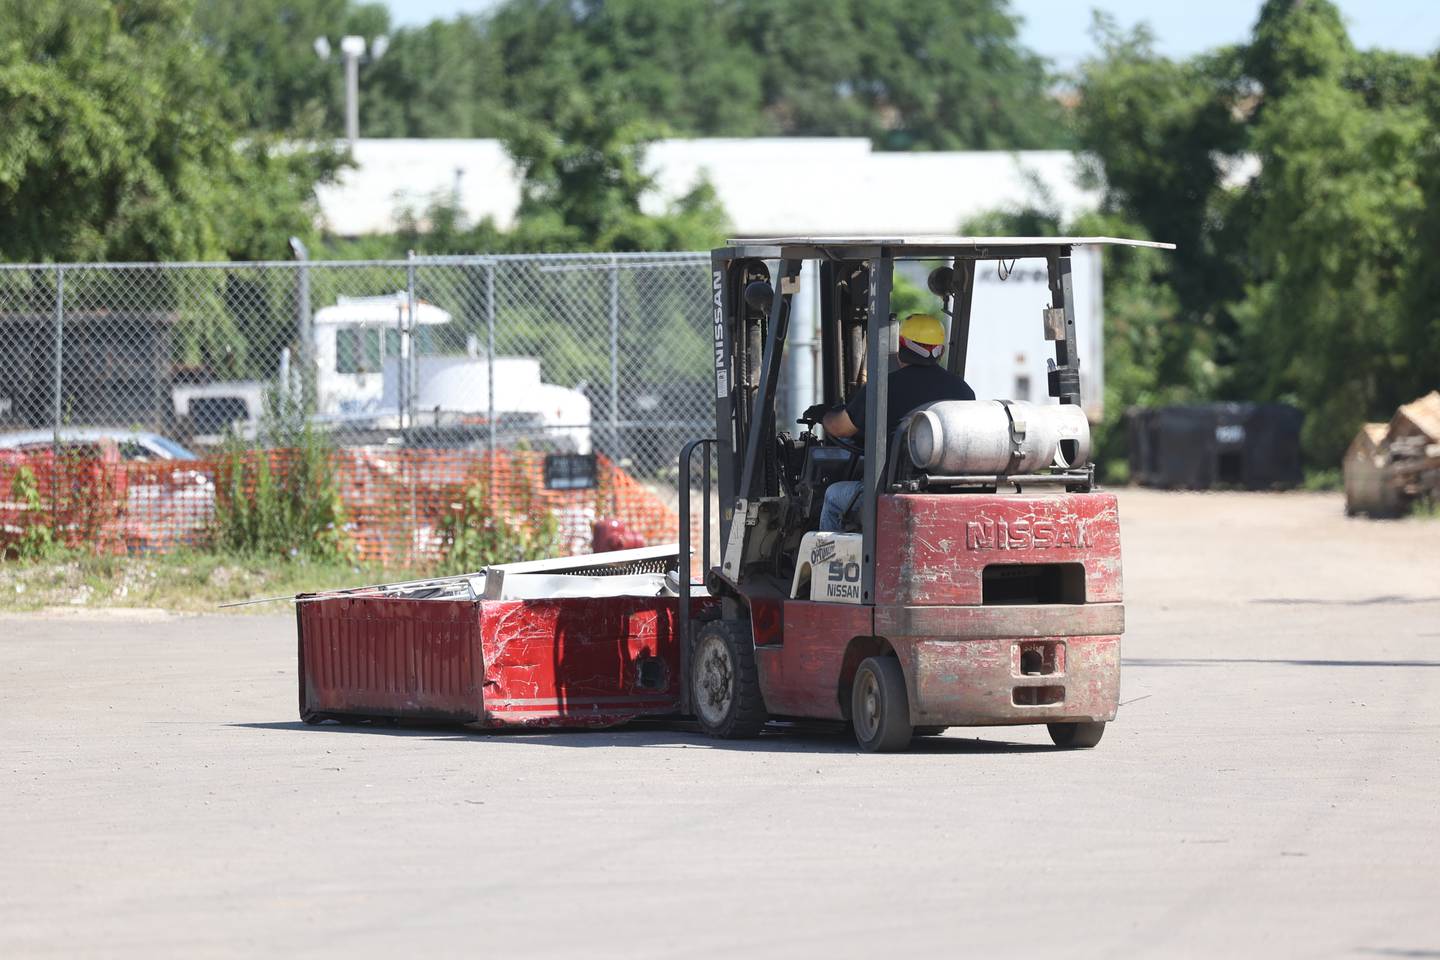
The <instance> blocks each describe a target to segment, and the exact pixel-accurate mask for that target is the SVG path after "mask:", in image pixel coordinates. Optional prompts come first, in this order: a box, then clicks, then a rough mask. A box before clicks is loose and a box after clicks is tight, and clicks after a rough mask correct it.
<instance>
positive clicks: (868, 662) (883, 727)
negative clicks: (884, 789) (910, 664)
mask: <svg viewBox="0 0 1440 960" xmlns="http://www.w3.org/2000/svg"><path fill="white" fill-rule="evenodd" d="M850 726H851V727H852V728H853V729H854V731H855V740H856V742H858V743H859V744H860V749H861V750H864V751H866V752H867V753H890V752H893V751H896V750H904V749H905V748H906V747H908V746H910V738H911V736H912V735H913V734H914V728H913V727H911V726H910V694H909V693H907V692H906V690H905V671H903V670H901V669H900V661H899V660H896V659H895V658H894V657H867V658H866V659H865V660H863V661H862V662H861V663H860V667H859V669H858V670H856V671H855V683H854V686H852V687H851V689H850Z"/></svg>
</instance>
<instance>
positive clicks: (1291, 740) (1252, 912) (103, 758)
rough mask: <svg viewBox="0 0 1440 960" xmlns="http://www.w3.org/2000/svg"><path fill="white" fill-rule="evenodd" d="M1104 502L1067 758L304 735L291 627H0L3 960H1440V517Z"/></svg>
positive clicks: (369, 732) (1257, 502) (1199, 500)
mask: <svg viewBox="0 0 1440 960" xmlns="http://www.w3.org/2000/svg"><path fill="white" fill-rule="evenodd" d="M1121 513H1122V518H1123V523H1124V525H1125V550H1126V557H1125V561H1126V587H1127V597H1126V600H1127V604H1128V607H1129V611H1128V612H1129V632H1128V633H1127V635H1126V650H1125V667H1124V669H1125V674H1124V694H1123V697H1122V699H1123V700H1124V701H1125V705H1124V706H1123V707H1122V708H1121V712H1120V718H1119V720H1118V721H1117V722H1116V723H1114V724H1112V725H1111V728H1110V730H1109V731H1108V732H1107V734H1106V736H1105V740H1104V742H1103V743H1101V745H1100V746H1099V747H1098V748H1097V749H1095V750H1094V751H1089V752H1074V753H1066V752H1057V751H1054V750H1052V749H1050V748H1049V747H1048V740H1047V738H1046V735H1045V732H1044V729H1043V728H1033V729H1032V728H1022V729H1008V730H991V731H970V730H952V731H951V732H950V733H949V734H948V735H947V736H946V737H944V738H940V739H936V740H931V741H927V742H925V743H923V745H921V746H919V747H918V748H917V749H915V750H913V751H912V752H910V753H908V754H899V755H882V756H872V755H861V754H858V753H857V752H855V750H854V749H853V748H852V746H851V745H850V743H849V742H848V740H847V739H846V738H844V737H842V736H838V735H828V734H810V735H795V734H787V735H783V736H773V737H765V738H762V739H761V740H760V741H757V742H754V743H749V744H741V745H734V744H719V743H712V742H708V741H705V740H703V739H700V738H698V737H696V736H692V735H689V734H686V733H682V732H674V731H667V730H663V729H644V730H627V731H622V732H601V733H589V734H530V735H518V736H517V735H508V736H499V735H486V734H472V733H456V732H451V731H445V730H416V729H399V730H379V729H369V728H342V727H318V728H308V727H304V726H302V725H301V724H300V723H298V721H297V720H296V715H295V702H294V701H295V680H294V626H293V620H292V619H290V618H289V617H287V616H274V617H223V616H205V617H170V616H167V615H164V614H161V613H156V612H151V613H132V614H117V613H108V614H103V615H101V614H89V615H79V614H72V615H71V616H69V617H64V618H61V617H51V618H45V617H25V618H20V617H15V618H10V619H0V805H3V806H0V809H3V816H0V857H3V861H0V862H3V864H4V868H5V869H4V870H3V871H0V956H4V957H19V956H67V957H68V956H136V957H141V956H144V957H149V956H155V955H170V956H175V955H179V956H212V955H254V954H278V953H282V952H283V953H285V954H289V955H296V956H309V955H336V954H342V953H343V954H346V955H350V956H386V955H389V956H415V955H436V956H451V955H459V954H462V953H463V954H466V955H470V956H554V957H559V956H575V955H582V956H587V957H609V956H617V957H618V956H624V957H627V958H639V957H671V956H676V955H682V954H683V955H685V956H687V957H737V956H755V957H763V956H787V957H790V956H815V955H824V956H825V957H827V958H842V957H860V956H867V957H872V956H881V957H884V956H890V955H896V954H898V953H899V952H900V951H907V952H911V953H914V954H916V955H919V956H941V955H947V956H965V955H968V956H982V957H984V956H998V955H1014V956H1034V955H1039V954H1042V953H1044V954H1048V955H1050V956H1064V957H1114V956H1133V955H1147V956H1149V955H1166V956H1197V957H1212V956H1219V955H1225V956H1235V955H1257V956H1258V955H1279V956H1287V957H1289V956H1359V957H1365V956H1382V957H1384V956H1389V957H1440V911H1437V908H1436V902H1437V900H1440V800H1437V794H1440V523H1436V522H1434V521H1430V522H1426V521H1404V522H1391V523H1376V522H1370V521H1364V520H1347V519H1345V518H1344V517H1343V516H1342V515H1341V504H1340V500H1339V498H1338V497H1336V496H1333V495H1303V494H1291V495H1283V496H1282V495H1247V494H1225V495H1183V494H1158V493H1149V492H1125V493H1123V494H1122V500H1121ZM0 576H3V571H0ZM89 617H99V619H89ZM977 733H978V734H979V738H978V739H977V738H976V734H977Z"/></svg>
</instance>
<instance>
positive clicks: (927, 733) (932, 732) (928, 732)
mask: <svg viewBox="0 0 1440 960" xmlns="http://www.w3.org/2000/svg"><path fill="white" fill-rule="evenodd" d="M949 729H950V728H949V727H916V728H915V736H917V737H938V736H940V734H942V733H944V732H945V731H946V730H949Z"/></svg>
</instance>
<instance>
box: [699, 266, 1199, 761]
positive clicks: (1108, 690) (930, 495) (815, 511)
mask: <svg viewBox="0 0 1440 960" xmlns="http://www.w3.org/2000/svg"><path fill="white" fill-rule="evenodd" d="M1087 244H1122V245H1129V246H1150V247H1160V248H1164V249H1173V245H1170V244H1160V243H1149V242H1143V241H1132V240H1119V239H1114V238H1109V237H1057V238H1038V237H963V238H962V237H910V238H877V237H775V238H763V239H744V240H734V241H731V243H730V245H729V246H726V247H722V248H720V249H717V250H715V251H713V253H712V260H711V265H712V269H711V292H712V294H713V315H712V327H713V335H714V358H715V362H714V376H715V429H716V434H715V437H714V438H709V439H701V440H695V441H692V442H691V443H689V444H687V445H686V446H685V448H684V449H683V450H682V452H681V456H680V464H679V466H680V477H681V517H680V535H681V543H680V549H679V557H680V564H681V570H682V572H684V571H685V567H686V561H687V558H690V557H691V556H692V549H691V542H690V540H691V523H692V515H691V514H692V508H693V500H692V497H691V491H690V489H689V486H690V484H689V482H688V481H689V478H690V477H691V470H692V467H693V466H695V464H694V460H695V458H696V455H697V452H698V453H699V454H700V460H701V461H702V463H703V467H702V471H701V472H702V483H701V486H702V490H703V496H702V498H701V501H700V502H701V507H700V514H701V515H700V518H699V523H698V526H699V527H700V531H701V550H700V553H701V560H702V563H701V570H702V572H703V576H702V579H701V581H700V582H699V583H695V582H692V577H691V576H688V575H682V576H680V577H679V584H678V593H679V603H678V605H677V607H678V611H677V613H678V616H677V633H678V635H679V638H680V671H681V674H682V676H683V677H684V678H685V681H686V682H684V683H683V684H682V689H681V697H682V704H681V706H682V710H683V712H685V713H688V714H692V715H693V716H694V717H695V718H696V719H697V720H698V721H699V723H700V725H701V726H702V727H703V728H704V730H705V731H706V732H707V733H709V734H710V735H712V736H716V737H723V738H740V737H753V736H756V735H757V734H759V733H760V731H761V730H762V729H763V728H764V727H765V726H766V724H767V722H769V721H770V720H772V719H794V718H815V719H825V720H844V721H847V722H848V723H849V724H850V725H851V727H852V728H853V730H854V733H855V738H856V740H857V741H858V743H859V745H860V747H861V748H862V749H864V750H867V751H893V750H903V749H905V748H906V747H907V746H908V745H909V744H910V742H911V740H912V738H913V737H915V736H927V735H935V734H938V733H939V732H941V731H943V730H944V729H945V728H947V727H951V726H999V725H1017V724H1038V723H1043V724H1046V726H1047V727H1048V729H1049V733H1050V737H1051V739H1052V740H1053V741H1054V743H1055V744H1056V745H1057V746H1060V747H1070V748H1076V747H1093V746H1095V745H1096V744H1097V743H1098V742H1099V741H1100V738H1101V735H1102V734H1103V733H1104V730H1105V724H1106V723H1107V722H1109V721H1110V720H1112V719H1114V717H1115V713H1116V708H1117V706H1118V702H1119V693H1120V637H1121V634H1122V633H1123V632H1124V625H1125V611H1124V606H1123V603H1122V596H1121V566H1120V526H1119V515H1118V512H1117V508H1116V502H1115V497H1114V496H1113V495H1111V494H1108V493H1103V492H1099V491H1097V490H1096V489H1095V476H1094V467H1093V464H1091V462H1090V460H1089V447H1090V435H1089V425H1088V422H1087V421H1086V418H1085V415H1084V413H1083V412H1082V410H1081V407H1080V402H1081V396H1080V383H1081V381H1080V369H1079V355H1078V351H1077V345H1076V333H1075V293H1074V290H1073V287H1072V276H1071V252H1072V250H1073V249H1074V248H1075V247H1077V246H1080V245H1087ZM1029 259H1034V260H1041V261H1043V262H1044V263H1045V264H1046V267H1047V270H1048V276H1049V290H1050V303H1049V305H1048V306H1047V307H1045V308H1044V309H1043V311H1042V316H1040V317H1038V318H1036V319H1037V320H1039V321H1040V322H1041V323H1042V325H1043V329H1044V335H1045V338H1046V340H1048V341H1051V342H1053V343H1054V350H1055V356H1054V360H1053V362H1052V363H1049V364H1047V365H1048V367H1049V384H1048V386H1049V394H1050V396H1051V397H1053V398H1054V399H1055V400H1056V401H1058V403H1046V404H1029V403H1020V402H1011V401H1005V400H974V401H963V400H953V401H941V402H939V403H935V404H929V405H927V406H925V407H922V408H921V409H918V410H916V411H907V415H906V416H905V417H904V419H903V420H902V421H901V426H900V428H899V429H898V430H896V431H895V432H894V434H893V435H890V436H887V435H886V432H885V431H884V430H883V429H877V430H867V431H865V433H864V437H863V445H861V444H857V443H855V442H853V441H851V440H845V439H838V438H831V437H826V436H824V435H823V432H822V431H820V430H819V429H818V427H817V424H816V423H815V422H813V421H806V420H801V421H800V422H799V423H798V424H797V426H798V427H799V428H800V429H798V430H794V429H793V428H790V427H789V425H786V424H781V423H779V422H778V419H777V384H778V382H779V379H780V374H781V364H782V358H783V355H784V351H785V350H786V344H787V337H788V334H789V333H790V318H791V312H792V309H793V301H794V298H795V296H796V294H797V293H798V291H799V289H800V274H801V268H802V265H803V264H804V263H805V261H815V262H816V263H817V265H818V269H817V271H816V273H817V274H818V278H819V281H818V282H819V288H820V289H819V294H820V297H819V300H820V304H819V315H820V316H819V339H820V368H821V371H822V372H821V377H820V381H821V389H822V393H823V401H824V403H825V404H827V405H838V404H842V403H844V402H846V401H847V400H849V399H850V398H851V397H852V396H853V395H854V394H855V392H856V391H857V390H859V389H860V388H861V385H862V384H864V383H866V382H867V380H868V383H869V385H870V386H869V389H867V390H866V392H865V418H864V422H865V423H867V424H885V423H886V422H887V419H888V415H889V414H890V413H891V411H888V410H887V409H886V405H887V383H888V378H889V377H890V376H891V374H892V372H893V371H894V370H896V369H897V362H898V361H897V349H898V336H897V329H898V322H897V318H896V317H895V315H894V314H893V313H892V312H891V309H890V297H891V289H892V282H893V278H894V273H895V265H896V263H897V261H903V260H915V261H922V262H925V263H927V264H930V265H932V267H933V268H932V269H930V271H929V273H928V283H927V285H928V286H929V288H930V291H931V292H932V293H933V294H935V295H936V296H937V297H939V298H941V302H942V304H943V312H944V314H945V315H946V316H947V317H948V320H949V323H948V342H947V344H946V348H947V349H946V350H945V353H944V355H943V360H942V362H943V363H944V364H945V365H946V367H947V369H948V370H949V371H950V372H951V373H953V374H957V375H959V376H961V377H963V376H964V374H965V369H966V363H967V359H968V357H967V347H968V344H969V334H970V314H971V306H972V298H973V293H974V289H975V273H976V267H977V264H980V263H982V262H985V261H997V262H1000V263H1005V262H1011V263H1012V264H1013V261H1015V260H1029ZM995 319H997V320H998V319H1001V318H995ZM1003 321H1004V322H1022V321H1023V318H1003ZM712 448H713V449H712ZM712 459H713V461H714V464H715V467H714V470H715V479H716V486H717V487H718V504H719V506H718V513H719V515H718V518H716V519H718V533H719V545H720V546H719V551H720V553H719V556H718V558H716V559H718V561H719V562H718V563H712V557H711V529H712V524H713V523H714V520H712V518H711V516H710V513H711V503H712V495H711V461H712ZM842 479H859V480H862V481H863V487H862V493H861V495H860V496H859V497H858V499H857V501H856V507H855V509H854V510H853V512H852V515H850V516H849V517H847V522H846V523H845V524H844V525H843V526H844V529H842V530H840V531H826V532H821V531H819V530H817V525H818V521H819V517H820V512H821V507H822V504H823V500H824V493H825V489H826V487H828V486H829V484H831V483H834V482H836V481H837V480H842ZM696 597H705V598H707V602H705V603H704V604H703V605H700V606H697V605H695V604H694V603H693V602H692V601H693V600H694V599H695V598H696Z"/></svg>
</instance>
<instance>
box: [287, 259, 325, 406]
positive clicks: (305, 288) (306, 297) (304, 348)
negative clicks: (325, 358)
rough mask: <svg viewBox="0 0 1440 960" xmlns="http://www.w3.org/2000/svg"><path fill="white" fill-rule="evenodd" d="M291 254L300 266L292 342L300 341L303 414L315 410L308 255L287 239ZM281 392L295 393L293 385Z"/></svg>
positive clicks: (313, 352) (301, 404) (296, 279)
mask: <svg viewBox="0 0 1440 960" xmlns="http://www.w3.org/2000/svg"><path fill="white" fill-rule="evenodd" d="M290 253H291V254H292V255H293V256H294V257H295V260H296V262H297V263H298V264H299V266H298V267H296V268H295V269H296V273H295V339H296V340H297V341H299V343H298V344H297V346H298V347H299V357H300V397H299V401H300V406H301V409H302V410H304V411H305V412H306V413H311V412H313V411H314V409H315V403H316V400H317V397H316V395H315V394H316V389H315V388H316V384H315V373H316V370H315V334H314V331H313V330H312V329H311V323H310V264H309V260H310V251H309V250H308V249H306V247H305V243H304V241H302V240H301V239H300V238H299V237H291V238H290ZM280 389H281V390H283V391H285V393H286V394H287V395H290V394H291V391H293V390H294V384H292V383H282V384H280Z"/></svg>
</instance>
